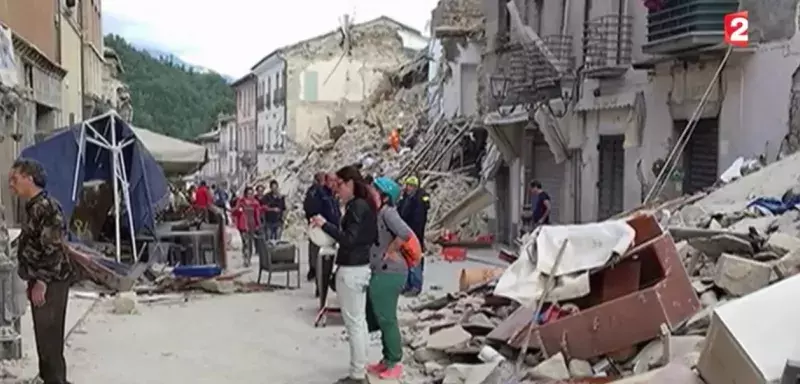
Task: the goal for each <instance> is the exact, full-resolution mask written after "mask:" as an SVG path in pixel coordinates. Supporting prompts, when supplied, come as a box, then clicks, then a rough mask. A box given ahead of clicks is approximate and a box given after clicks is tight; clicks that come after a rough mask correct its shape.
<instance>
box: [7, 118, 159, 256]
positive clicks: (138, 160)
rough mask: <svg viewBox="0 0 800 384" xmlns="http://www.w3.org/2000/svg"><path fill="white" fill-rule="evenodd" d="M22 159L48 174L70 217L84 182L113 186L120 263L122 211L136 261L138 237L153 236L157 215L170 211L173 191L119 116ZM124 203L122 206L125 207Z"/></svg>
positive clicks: (87, 125) (94, 122) (68, 133)
mask: <svg viewBox="0 0 800 384" xmlns="http://www.w3.org/2000/svg"><path fill="white" fill-rule="evenodd" d="M21 157H24V158H31V159H35V160H37V161H39V162H40V163H41V164H42V166H43V167H44V169H45V171H46V172H47V175H48V182H47V186H46V187H45V190H46V191H47V192H48V193H49V194H50V195H51V196H53V197H54V198H55V199H56V200H58V202H59V203H60V204H61V206H62V209H63V211H64V216H65V217H68V218H69V217H72V212H73V211H74V208H75V205H76V204H77V202H78V199H79V198H80V193H81V191H82V188H83V183H84V182H86V181H92V180H106V181H111V183H112V184H113V191H114V218H115V219H116V225H115V228H116V231H115V237H116V239H115V240H116V259H117V261H120V260H121V253H122V252H121V243H122V230H121V227H122V225H121V221H120V220H121V219H122V213H121V206H122V204H124V206H125V207H126V211H127V212H126V216H127V226H128V229H129V231H130V236H131V244H132V246H133V257H134V261H138V257H139V254H138V252H137V249H136V241H135V237H136V233H139V232H141V231H142V230H144V231H149V232H150V233H155V216H156V213H157V212H158V211H160V210H161V209H162V208H164V207H165V206H166V204H167V203H168V197H169V188H168V184H167V180H166V177H165V176H164V172H163V170H162V169H161V167H160V166H159V165H158V163H157V162H156V160H155V159H154V158H153V156H152V155H151V154H150V152H149V151H148V150H147V149H146V148H145V147H144V146H143V145H142V144H141V142H140V141H139V140H138V138H137V137H136V134H135V133H134V131H133V130H132V129H131V127H130V125H128V124H127V123H126V122H125V121H124V120H123V119H122V118H121V117H119V115H118V114H117V113H116V111H113V110H112V111H109V112H107V113H104V114H102V115H99V116H96V117H93V118H91V119H89V120H86V121H84V122H81V123H79V124H76V125H73V126H71V127H68V128H67V129H64V130H63V131H61V132H59V133H57V134H55V135H53V136H51V137H49V138H47V139H46V140H44V141H42V142H40V143H38V144H35V145H33V146H31V147H28V148H26V149H25V150H23V151H22V154H21ZM121 203H122V204H121Z"/></svg>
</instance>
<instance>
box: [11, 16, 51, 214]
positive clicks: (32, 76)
mask: <svg viewBox="0 0 800 384" xmlns="http://www.w3.org/2000/svg"><path fill="white" fill-rule="evenodd" d="M57 16H58V4H57V2H54V1H50V0H6V1H2V2H0V24H2V28H0V116H2V119H0V137H2V140H0V202H4V203H5V209H6V218H7V219H8V220H10V221H12V222H13V221H16V220H17V219H18V216H17V215H16V213H17V212H18V206H17V204H15V202H14V200H12V199H11V196H10V195H9V192H8V182H7V180H8V177H7V172H8V168H9V166H10V165H11V163H12V162H13V161H14V159H16V157H17V156H18V154H19V153H20V151H21V150H22V148H25V147H26V146H28V145H30V144H32V143H33V142H34V140H35V138H36V137H37V134H38V135H39V136H42V135H45V134H47V133H48V132H51V131H52V130H53V129H55V128H56V127H57V126H58V123H59V122H60V121H61V109H62V107H63V103H62V79H63V78H64V76H65V75H66V71H65V70H64V68H63V67H62V66H61V65H60V64H59V63H60V61H61V53H60V49H59V46H60V45H59V38H58V35H59V26H58V24H57V23H56V21H57V20H58V19H57Z"/></svg>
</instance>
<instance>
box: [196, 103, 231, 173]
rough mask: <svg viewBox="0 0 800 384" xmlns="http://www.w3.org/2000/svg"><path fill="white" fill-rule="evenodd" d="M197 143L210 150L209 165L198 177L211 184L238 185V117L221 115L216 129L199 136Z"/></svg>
mask: <svg viewBox="0 0 800 384" xmlns="http://www.w3.org/2000/svg"><path fill="white" fill-rule="evenodd" d="M195 142H197V143H198V144H201V145H203V146H204V147H206V149H207V150H208V163H206V165H204V166H203V168H202V169H200V171H199V172H198V173H197V175H196V176H197V177H198V178H199V179H201V180H205V181H206V182H208V183H209V184H219V185H221V184H225V185H231V184H232V183H236V181H237V180H236V175H237V173H238V168H239V161H238V159H237V156H236V155H237V129H236V117H235V116H233V115H225V114H220V115H219V116H217V122H216V125H215V127H214V129H213V130H211V131H210V132H208V133H204V134H202V135H199V136H197V138H195Z"/></svg>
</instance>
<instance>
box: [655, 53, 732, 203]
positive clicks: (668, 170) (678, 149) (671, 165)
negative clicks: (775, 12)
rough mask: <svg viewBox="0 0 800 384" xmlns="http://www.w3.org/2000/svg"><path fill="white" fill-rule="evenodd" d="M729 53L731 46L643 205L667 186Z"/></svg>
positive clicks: (729, 55)
mask: <svg viewBox="0 0 800 384" xmlns="http://www.w3.org/2000/svg"><path fill="white" fill-rule="evenodd" d="M731 53H733V46H730V47H728V50H727V51H726V52H725V56H723V57H722V60H721V61H720V63H719V67H717V70H716V72H714V77H712V78H711V81H710V82H709V84H708V87H706V91H705V93H703V97H702V98H700V103H699V104H698V105H697V107H696V108H695V110H694V113H692V117H691V118H690V119H689V121H688V122H687V123H686V127H685V128H684V129H683V132H681V135H680V136H679V137H678V140H677V141H676V142H675V146H674V147H673V148H672V151H671V152H670V154H669V156H668V157H667V160H666V161H665V162H664V167H662V168H661V172H659V174H658V177H656V181H655V183H653V186H652V187H650V191H649V192H648V193H647V196H646V197H645V199H644V202H643V203H644V204H648V203H650V202H651V200H652V199H653V198H655V197H656V196H658V195H660V194H661V192H662V191H663V190H664V187H665V186H666V185H667V179H668V178H669V176H670V175H672V172H674V171H675V167H676V166H677V165H678V162H677V160H678V157H679V156H680V154H682V153H683V151H684V149H686V145H688V144H689V139H690V138H691V136H692V133H694V129H695V128H696V127H697V122H698V121H699V120H700V114H701V113H702V112H703V108H704V107H705V106H706V103H707V102H708V97H709V96H710V95H711V91H712V90H713V89H714V84H716V83H717V81H718V79H719V77H720V75H722V70H723V69H725V66H726V64H727V63H728V59H730V57H731Z"/></svg>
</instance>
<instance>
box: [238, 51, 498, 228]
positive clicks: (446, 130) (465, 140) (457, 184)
mask: <svg viewBox="0 0 800 384" xmlns="http://www.w3.org/2000/svg"><path fill="white" fill-rule="evenodd" d="M427 66H428V59H427V58H426V57H425V56H424V55H419V56H418V57H416V58H415V59H414V60H412V61H411V62H409V63H406V64H404V65H403V66H401V67H400V68H398V69H397V70H396V71H394V72H390V73H386V74H385V76H384V79H383V81H382V82H381V85H380V86H378V87H377V89H376V90H375V91H374V92H373V93H372V95H371V96H370V97H369V98H368V100H367V101H366V102H365V105H364V106H363V108H362V110H361V112H360V114H358V115H357V116H350V117H348V118H346V119H344V120H343V121H342V122H341V123H340V124H339V125H338V126H337V129H335V131H336V133H335V134H334V135H331V137H328V138H323V139H320V140H319V141H318V142H317V143H316V144H315V145H313V146H312V147H311V148H306V147H294V148H291V149H289V152H288V153H287V155H286V156H285V158H284V160H283V163H282V164H280V165H279V166H277V167H276V168H275V169H274V170H272V171H270V172H268V173H267V174H263V175H260V176H259V177H258V178H256V179H255V180H253V181H252V182H253V183H255V184H266V183H267V182H268V181H269V180H276V181H278V182H279V183H280V185H281V192H282V193H283V194H284V195H286V197H287V206H288V207H287V213H286V223H287V224H286V226H287V228H286V229H285V231H284V237H286V238H288V239H301V238H303V237H304V234H305V228H306V220H305V217H304V215H303V212H302V202H303V199H304V196H305V192H306V190H307V188H308V187H309V186H310V185H311V183H312V181H313V177H314V174H315V173H317V172H334V171H336V170H337V169H338V168H340V167H342V166H345V165H357V166H359V167H361V170H362V173H364V174H365V175H372V176H384V175H385V176H389V177H393V178H396V179H399V178H401V177H405V176H408V175H416V176H418V177H419V179H420V180H421V184H422V187H423V188H424V189H425V190H426V191H427V192H428V193H429V195H430V197H431V207H432V208H431V212H429V215H428V221H429V223H433V222H436V220H438V218H439V217H440V216H441V215H443V214H445V213H447V212H448V210H449V209H450V208H452V207H453V206H455V204H457V203H458V202H459V201H460V200H462V199H463V198H464V197H465V196H466V195H467V194H468V193H469V192H470V191H472V190H473V189H474V188H475V186H476V185H477V182H478V175H477V169H476V166H475V165H470V164H474V163H479V161H478V162H473V161H470V160H469V158H470V156H480V152H476V153H469V150H467V149H465V148H475V147H477V148H479V149H478V151H481V150H482V149H483V148H484V147H485V144H484V143H483V142H477V141H476V140H477V139H475V137H474V136H473V135H472V129H473V128H476V125H477V124H478V121H477V119H475V118H469V119H452V120H451V119H447V118H445V117H444V116H442V115H441V114H440V115H438V116H435V117H434V115H435V112H432V111H431V110H430V109H429V107H428V105H432V104H436V103H431V104H429V103H428V101H429V100H428V97H429V95H428V90H429V86H430V84H429V83H428V78H427V68H428V67H427ZM330 128H331V129H332V130H333V128H334V127H330ZM393 130H397V131H398V132H399V133H400V138H401V148H400V149H399V150H395V148H392V147H391V146H390V145H389V142H388V137H389V135H390V133H391V132H392V131H393ZM467 144H470V145H467ZM473 152H474V150H473ZM476 220H478V223H479V224H473V225H465V227H466V228H468V229H470V230H472V231H474V232H476V233H475V234H477V233H479V232H481V231H482V232H483V233H486V232H488V231H487V229H486V227H487V225H486V221H487V219H486V218H482V217H481V218H476Z"/></svg>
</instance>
